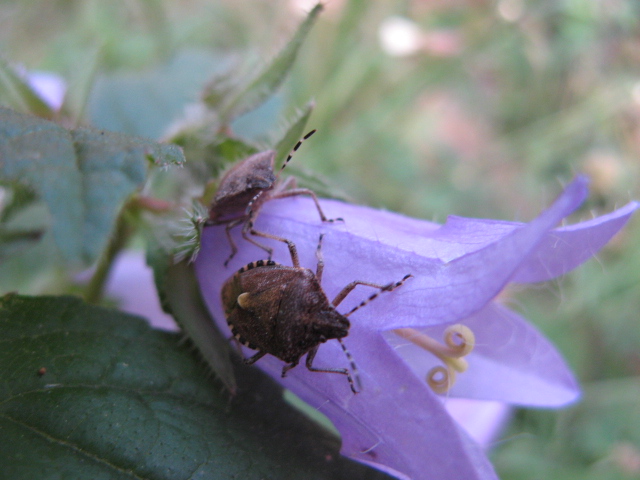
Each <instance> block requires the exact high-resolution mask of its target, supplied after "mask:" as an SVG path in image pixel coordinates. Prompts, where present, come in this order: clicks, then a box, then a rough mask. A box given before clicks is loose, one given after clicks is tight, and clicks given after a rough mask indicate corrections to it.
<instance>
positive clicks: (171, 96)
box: [87, 50, 229, 138]
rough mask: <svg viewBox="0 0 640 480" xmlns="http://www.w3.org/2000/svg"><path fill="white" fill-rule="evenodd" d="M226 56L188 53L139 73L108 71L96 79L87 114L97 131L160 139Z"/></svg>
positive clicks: (218, 68)
mask: <svg viewBox="0 0 640 480" xmlns="http://www.w3.org/2000/svg"><path fill="white" fill-rule="evenodd" d="M228 62H229V60H228V58H227V57H225V56H223V55H220V54H217V55H216V54H212V53H210V52H206V51H194V50H187V51H183V52H180V53H179V54H177V55H176V56H175V57H174V58H172V59H171V60H170V61H168V62H166V63H163V64H161V65H158V66H157V67H156V68H154V69H151V70H149V71H145V72H142V73H131V72H126V73H121V72H118V73H112V74H108V75H102V76H100V77H98V78H97V79H96V82H95V85H94V87H93V89H92V91H91V95H90V97H89V104H88V107H87V113H88V115H89V118H90V120H91V123H92V124H93V125H95V126H98V127H100V128H105V129H109V130H114V131H118V132H122V133H127V134H130V135H140V136H144V137H149V138H160V136H162V135H163V134H165V132H166V130H167V128H168V127H169V126H170V125H171V124H172V123H173V122H175V121H176V119H178V118H179V117H180V116H181V115H185V116H186V117H189V114H188V112H187V113H185V106H186V105H187V104H190V103H193V102H194V101H195V100H196V99H197V98H198V94H199V92H200V91H201V89H202V87H203V85H204V83H205V82H206V80H207V79H208V78H210V77H211V75H212V74H214V73H215V72H218V71H220V70H221V69H222V68H224V67H225V66H226V65H227V64H228Z"/></svg>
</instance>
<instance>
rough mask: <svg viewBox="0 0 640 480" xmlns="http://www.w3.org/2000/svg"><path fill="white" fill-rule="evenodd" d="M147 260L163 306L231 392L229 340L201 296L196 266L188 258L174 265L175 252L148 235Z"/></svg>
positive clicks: (232, 377)
mask: <svg viewBox="0 0 640 480" xmlns="http://www.w3.org/2000/svg"><path fill="white" fill-rule="evenodd" d="M197 241H198V242H199V238H198V239H197ZM165 243H166V242H165ZM147 263H148V264H149V265H150V266H151V268H152V269H153V276H154V280H155V283H156V288H157V289H158V295H159V297H160V302H161V303H162V308H163V309H164V310H165V311H166V312H167V313H169V314H171V315H173V317H174V319H175V320H176V322H177V323H178V325H180V327H181V328H182V330H183V331H184V333H185V334H186V335H187V337H188V338H189V339H190V340H191V341H192V342H193V344H194V346H195V347H196V349H197V351H198V353H199V354H200V355H201V356H202V358H203V360H204V361H205V362H206V363H207V365H208V366H209V368H210V369H211V371H212V372H213V373H214V374H215V375H216V376H217V377H218V378H219V379H220V380H221V381H222V383H223V384H224V385H225V387H227V388H228V389H229V391H231V392H235V390H236V381H235V378H234V375H233V368H232V366H231V359H230V357H229V353H230V348H229V341H228V340H227V339H226V338H225V337H224V336H223V335H222V334H221V333H220V331H219V330H218V329H217V328H215V327H214V322H213V319H212V318H211V316H210V315H209V310H208V309H207V308H206V306H205V304H204V302H203V301H202V298H201V296H200V289H199V287H198V283H197V281H196V278H195V275H194V271H193V265H191V264H189V263H187V262H186V261H184V262H179V263H177V264H174V262H173V252H172V251H167V250H166V249H165V248H162V247H161V246H160V242H158V241H157V240H155V239H153V238H148V248H147Z"/></svg>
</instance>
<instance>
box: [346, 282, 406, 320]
mask: <svg viewBox="0 0 640 480" xmlns="http://www.w3.org/2000/svg"><path fill="white" fill-rule="evenodd" d="M411 277H413V275H411V274H410V273H409V274H407V275H405V276H404V277H402V280H399V281H397V282H392V283H388V284H387V285H383V286H380V285H376V284H371V283H368V282H360V281H355V282H351V283H350V284H349V285H347V286H346V287H345V288H343V289H342V291H341V292H340V293H339V294H338V295H337V296H336V298H335V299H334V300H333V305H334V306H337V305H338V304H339V303H340V302H341V301H342V300H344V297H346V296H347V295H348V294H349V292H351V290H353V289H354V288H355V287H356V285H368V286H370V287H377V288H379V289H380V290H378V291H377V292H376V293H374V294H373V295H371V296H370V297H369V298H367V299H366V300H363V301H362V302H360V303H359V304H358V305H356V306H355V307H353V308H352V309H351V310H350V311H349V312H347V313H345V314H344V316H345V317H348V316H349V315H351V314H352V313H353V312H355V311H356V310H358V309H359V308H361V307H364V306H365V305H366V304H367V303H369V302H371V301H372V300H375V299H376V298H377V297H378V296H379V295H380V294H381V293H382V292H391V291H392V290H395V289H396V288H398V287H399V286H401V285H402V284H403V283H404V282H405V281H406V280H407V279H409V278H411ZM345 291H346V293H344V292H345ZM343 293H344V295H343ZM341 295H342V297H341ZM336 300H338V302H337V303H336Z"/></svg>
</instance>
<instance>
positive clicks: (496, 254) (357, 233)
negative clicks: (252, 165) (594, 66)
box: [196, 178, 586, 330]
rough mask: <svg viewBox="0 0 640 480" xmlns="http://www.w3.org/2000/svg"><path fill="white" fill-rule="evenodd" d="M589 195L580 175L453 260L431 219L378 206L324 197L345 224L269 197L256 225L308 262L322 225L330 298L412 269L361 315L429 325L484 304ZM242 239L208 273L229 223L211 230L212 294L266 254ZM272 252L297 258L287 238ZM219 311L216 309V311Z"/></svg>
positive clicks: (207, 288)
mask: <svg viewBox="0 0 640 480" xmlns="http://www.w3.org/2000/svg"><path fill="white" fill-rule="evenodd" d="M585 195H586V180H585V179H584V178H578V179H577V180H575V181H574V182H572V183H571V184H570V185H569V186H568V187H567V188H566V190H565V192H564V193H563V194H562V195H561V196H560V197H559V199H558V200H557V201H556V202H555V204H554V205H553V206H552V207H551V208H550V209H548V210H547V211H546V212H544V213H543V214H542V215H540V216H539V217H538V218H537V219H535V220H533V221H532V222H530V223H529V224H527V225H525V226H523V227H521V228H518V229H515V230H513V231H512V232H511V233H508V234H506V235H504V236H502V238H500V239H499V240H498V241H495V242H493V243H491V244H489V245H486V246H484V247H483V248H481V249H480V250H477V251H473V252H472V253H469V254H467V255H462V256H459V257H457V258H455V259H454V260H451V261H449V262H443V261H442V260H441V256H442V255H447V249H446V245H447V243H443V242H442V241H441V240H442V239H441V238H440V237H441V236H440V237H438V236H437V235H435V237H437V238H436V239H435V240H434V232H436V231H437V230H436V227H434V225H433V224H431V223H429V222H421V221H418V220H413V219H407V218H406V217H401V216H397V215H393V214H390V213H386V214H383V215H381V214H380V212H379V211H376V210H372V209H368V208H365V207H355V206H351V205H346V204H342V203H339V202H328V201H327V202H324V201H323V203H322V205H323V208H326V210H327V212H326V213H327V215H329V216H332V215H335V216H343V217H344V218H345V222H346V223H345V224H344V225H341V224H331V225H322V224H321V222H319V221H318V214H317V212H316V211H315V209H314V207H313V206H312V205H313V204H312V203H311V202H310V201H309V200H307V199H304V198H287V199H282V200H277V201H273V202H268V203H267V205H266V207H265V208H264V210H263V212H261V215H260V218H259V220H258V222H257V225H256V227H257V228H258V229H259V230H263V231H267V232H270V233H273V234H276V235H281V236H284V237H286V238H288V239H290V240H292V241H294V242H295V243H296V245H297V246H298V251H299V253H300V260H301V264H302V265H303V266H306V267H309V268H314V267H315V263H316V260H315V250H316V246H317V242H318V240H317V239H318V236H319V233H320V232H325V233H326V236H325V240H324V244H323V252H324V257H325V274H324V277H323V287H324V290H325V291H326V292H327V294H328V296H329V297H330V298H332V297H333V296H335V295H336V294H337V293H338V292H339V291H340V290H341V289H342V287H344V286H345V285H346V284H348V283H349V282H351V281H352V280H366V281H370V282H377V283H380V284H386V283H389V282H391V281H397V280H399V279H400V278H402V277H403V276H404V275H406V274H407V273H411V274H413V275H414V278H412V279H410V280H409V281H408V282H407V283H406V284H405V285H404V286H403V287H402V288H401V289H398V290H397V291H395V292H393V294H389V295H383V296H381V297H380V298H379V299H377V300H376V308H375V309H369V310H367V311H368V312H369V313H365V314H361V315H359V316H358V319H359V320H358V321H363V322H364V321H366V322H367V323H368V325H369V326H370V328H374V329H380V330H383V329H391V328H398V327H409V326H428V325H436V324H439V323H445V322H452V321H456V320H459V319H461V318H465V317H467V316H469V315H471V314H472V313H474V312H475V311H477V310H479V309H481V308H482V307H483V306H484V305H485V304H486V303H487V302H489V301H490V300H491V299H492V298H493V297H494V296H496V295H497V294H498V293H499V292H500V291H501V290H502V289H503V288H504V286H505V284H506V283H507V282H508V281H509V280H510V278H511V277H512V276H513V274H514V272H515V271H516V270H517V269H518V268H519V267H520V265H521V264H522V263H523V262H524V261H525V260H526V259H527V257H528V256H529V255H530V254H531V252H532V251H534V250H535V248H536V247H537V245H538V244H539V242H540V241H541V240H542V239H543V238H544V236H545V235H546V234H547V233H548V232H549V230H551V228H553V227H554V226H555V225H556V224H557V223H559V222H560V220H562V218H564V217H565V216H566V215H568V214H569V213H571V212H572V211H573V210H574V209H575V208H576V207H577V206H578V205H579V204H580V203H581V202H582V201H583V199H584V197H585ZM236 230H237V229H236ZM415 232H420V234H421V235H422V236H421V235H418V234H416V233H415ZM235 233H236V234H237V232H235ZM236 238H237V240H236V241H237V242H238V243H239V244H241V245H242V248H243V249H242V250H241V252H240V253H239V254H238V255H237V256H236V258H234V261H233V262H232V264H231V266H230V268H229V269H228V272H229V273H228V274H226V275H225V274H222V273H221V274H218V275H211V274H207V272H216V271H218V272H219V271H220V269H221V268H224V267H222V264H223V262H224V260H225V259H226V257H227V256H228V252H229V247H228V243H227V241H226V239H225V237H224V227H223V226H221V227H210V228H207V229H205V232H204V234H203V242H202V254H201V255H200V257H199V258H198V259H197V260H196V269H197V271H198V272H199V278H200V280H201V286H202V288H203V291H204V292H205V296H206V297H209V296H210V297H217V296H218V295H219V292H220V289H221V287H222V283H223V282H224V281H225V280H226V279H227V278H228V277H229V276H230V275H231V274H232V273H233V272H234V271H235V269H237V268H239V267H240V266H242V265H244V264H246V263H249V262H250V261H253V260H257V259H260V258H264V257H265V254H264V252H263V251H261V250H259V249H257V248H256V247H253V246H250V245H247V242H246V241H244V240H242V239H241V238H239V236H236ZM240 242H242V243H240ZM271 245H273V244H271ZM216 247H217V248H216ZM205 252H206V254H205ZM273 259H274V260H275V261H277V262H280V263H283V264H285V265H291V260H290V258H289V256H288V252H287V250H286V247H285V246H284V244H282V243H281V242H276V244H275V253H274V257H273ZM369 290H370V289H369ZM369 293H370V291H367V289H366V288H358V289H356V291H355V292H354V293H353V294H351V295H349V296H348V297H347V299H346V300H345V301H344V303H343V304H342V305H341V306H340V311H348V310H349V309H350V308H351V307H353V306H354V305H356V304H357V303H358V302H360V301H361V300H362V299H363V298H366V297H367V296H368V295H369ZM221 312H222V310H221V309H218V310H217V311H214V312H213V313H214V315H220V314H221Z"/></svg>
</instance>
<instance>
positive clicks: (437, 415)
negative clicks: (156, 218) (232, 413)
mask: <svg viewBox="0 0 640 480" xmlns="http://www.w3.org/2000/svg"><path fill="white" fill-rule="evenodd" d="M586 185H587V181H586V180H585V179H584V178H578V179H576V180H575V181H573V182H572V183H571V184H570V185H568V186H567V187H566V189H565V190H564V192H563V193H562V194H561V195H560V197H559V198H558V199H557V200H556V201H555V202H554V203H553V205H552V206H551V207H550V208H549V209H548V210H546V211H544V212H543V213H542V214H541V215H540V216H539V217H537V218H536V219H534V220H532V221H531V222H529V223H526V224H525V223H515V222H506V221H497V220H478V219H467V218H461V217H449V218H448V219H447V221H446V223H445V224H444V225H439V224H436V223H432V222H428V221H424V220H416V219H413V218H408V217H405V216H402V215H398V214H394V213H390V212H386V211H379V210H375V209H371V208H367V207H360V206H354V205H348V204H345V203H341V202H338V201H330V200H322V201H321V205H322V208H323V210H324V212H325V214H326V215H327V216H328V217H341V218H343V219H344V223H332V224H323V223H322V222H320V220H319V218H318V212H317V210H316V208H315V206H314V205H313V203H312V202H311V200H310V199H308V198H304V197H290V198H284V199H278V200H272V201H270V202H267V203H266V204H265V205H264V207H263V208H262V210H261V211H260V212H259V217H258V220H257V222H256V229H257V230H259V231H263V232H268V233H271V234H273V235H276V236H279V237H284V238H286V239H289V240H291V241H293V242H294V243H295V245H296V246H297V249H298V253H299V256H300V264H301V266H302V267H306V268H309V269H310V270H311V271H313V272H315V270H316V262H317V259H316V250H317V246H318V238H319V236H320V234H321V233H324V239H323V242H322V254H323V257H324V264H325V265H324V271H323V275H322V288H323V289H324V291H325V292H326V295H327V297H328V298H329V300H331V299H333V298H334V297H335V296H336V295H337V294H338V292H340V291H341V290H342V289H343V287H345V286H346V285H347V284H349V283H350V282H352V281H354V280H360V281H364V282H370V283H376V284H380V285H387V284H389V283H395V282H398V281H400V280H401V279H403V278H404V277H405V276H406V275H407V274H411V275H412V277H411V278H408V279H406V281H404V283H403V284H402V285H400V286H399V287H398V288H395V289H393V290H392V291H383V292H379V290H378V289H375V288H373V287H370V286H366V285H359V286H358V287H356V288H355V289H354V290H353V291H352V292H351V293H349V294H348V295H347V296H346V298H345V299H344V301H342V302H341V303H340V304H339V305H338V306H337V310H338V311H339V312H341V313H343V314H344V313H347V312H350V311H351V310H352V309H353V308H355V307H356V306H358V305H359V304H360V303H362V302H363V301H364V302H366V301H367V299H369V298H370V297H371V296H372V295H373V294H375V293H377V292H379V295H378V296H377V298H375V299H374V300H372V301H370V302H369V303H368V304H366V305H364V306H362V307H361V308H358V309H357V310H355V311H354V312H353V314H350V315H349V321H350V323H351V327H350V330H349V334H348V336H346V337H344V338H343V339H342V340H343V342H344V345H345V347H346V348H347V349H348V351H349V352H350V355H351V356H352V357H353V360H354V362H355V364H356V365H357V372H354V371H353V367H352V365H351V364H350V362H349V360H348V359H347V358H346V356H345V354H344V352H343V350H342V348H341V345H340V343H339V342H338V341H337V340H328V341H327V342H326V343H323V344H321V345H320V347H319V350H318V353H317V355H316V357H315V359H314V362H313V366H314V367H316V368H347V369H350V371H351V372H352V374H353V376H354V378H356V379H359V385H361V387H360V388H359V392H358V393H357V394H354V393H353V392H352V391H351V389H350V388H349V383H348V382H347V379H346V378H345V376H343V375H337V374H333V373H325V372H312V371H309V370H308V369H307V368H305V365H304V358H303V360H302V362H301V365H298V366H297V367H295V368H292V369H291V370H289V372H288V374H287V376H286V378H281V372H282V368H283V365H284V362H283V361H282V360H280V359H278V358H276V357H274V356H271V355H266V356H265V357H263V358H260V359H259V360H257V362H256V363H255V365H256V366H257V367H258V368H261V369H262V370H264V371H265V372H267V373H268V374H269V375H271V376H272V377H273V378H275V379H277V380H278V381H279V382H281V383H282V385H283V386H284V387H286V388H288V389H290V390H291V391H293V392H294V393H295V394H297V395H298V396H299V397H301V398H302V399H303V400H304V401H306V402H307V403H309V404H310V405H311V406H313V407H314V408H316V409H318V410H319V411H320V412H322V413H324V414H325V415H326V416H327V417H328V418H329V419H330V420H331V421H332V422H333V423H334V425H335V426H336V428H337V429H338V431H339V432H340V434H341V436H342V450H341V451H342V453H343V454H344V455H346V456H348V457H350V458H352V459H354V460H356V461H359V462H362V463H366V464H369V465H372V466H374V467H376V468H378V469H380V470H383V471H386V472H388V473H390V474H392V475H395V476H397V477H398V478H411V479H420V478H427V479H430V480H438V479H442V480H444V479H452V478H464V479H467V480H474V479H483V480H484V479H492V478H496V474H495V472H494V470H493V467H492V466H491V464H490V462H489V461H488V460H487V458H486V456H485V454H484V452H483V450H482V448H481V447H480V446H479V445H478V444H476V443H475V442H474V441H473V440H471V439H470V438H469V436H468V435H467V434H466V433H465V431H464V430H463V429H462V428H461V427H460V426H459V425H458V424H457V423H456V422H455V421H454V420H453V418H452V417H451V416H450V415H449V414H448V413H447V411H446V409H445V404H446V402H447V399H449V398H456V397H460V398H470V399H482V400H497V401H501V402H506V403H511V404H516V405H531V406H536V407H559V406H563V405H566V404H568V403H570V402H573V401H574V400H576V399H577V398H578V397H579V388H578V385H577V382H576V380H575V378H574V376H573V375H572V373H571V371H570V370H569V369H568V367H567V365H566V364H565V362H564V361H563V359H562V357H561V355H560V354H559V353H558V351H557V350H556V349H555V348H554V347H553V345H551V344H550V343H549V341H548V340H546V339H545V337H544V336H542V335H541V334H540V333H539V332H538V331H537V330H536V329H535V328H534V327H533V326H531V325H530V324H529V323H527V321H526V320H525V319H524V318H522V317H521V316H520V315H518V314H517V313H516V312H514V311H512V310H510V309H508V308H506V307H505V306H503V305H501V304H500V302H499V301H498V300H496V297H497V296H498V294H499V293H500V292H501V291H502V290H503V289H504V288H505V287H506V286H507V285H508V284H509V283H512V282H513V283H533V282H542V281H546V280H549V279H552V278H555V277H558V276H560V275H563V274H564V273H566V272H568V271H569V270H571V269H573V268H575V267H576V266H578V265H579V264H581V263H582V262H584V261H585V260H587V259H589V258H590V257H592V256H593V255H594V254H595V253H596V252H597V251H598V250H599V249H600V248H601V247H602V246H604V245H605V244H606V243H607V242H608V241H609V240H610V239H611V237H612V236H613V235H614V234H615V233H616V232H618V231H619V230H620V229H621V228H622V227H623V226H624V224H625V223H626V222H627V221H628V220H629V218H630V216H631V215H632V213H633V212H634V211H635V210H636V209H637V208H638V206H639V204H638V203H635V202H632V203H629V204H628V205H626V206H625V207H622V208H620V209H619V210H616V211H614V212H612V213H610V214H607V215H604V216H601V217H598V218H594V219H592V220H589V221H585V222H582V223H578V224H575V225H571V226H562V227H558V224H560V222H561V221H562V220H563V219H564V218H565V217H566V216H568V215H569V214H571V213H572V212H573V211H574V210H575V209H576V208H577V207H578V206H579V205H580V204H581V203H582V202H583V200H584V199H585V197H586V195H587V186H586ZM234 239H235V241H236V243H237V244H238V245H239V247H240V248H239V252H238V254H237V255H236V256H235V257H234V258H233V260H232V261H231V262H230V263H229V265H228V267H226V268H225V267H224V262H225V260H226V259H227V258H228V256H229V254H230V251H231V250H230V246H229V243H228V240H227V238H226V235H225V226H224V225H222V226H215V227H207V228H205V231H204V233H203V238H202V249H201V251H200V254H199V256H198V258H197V259H196V262H195V266H196V272H197V276H198V279H199V282H200V286H201V290H202V293H203V296H204V298H205V301H206V303H207V305H208V307H209V309H210V310H211V313H212V314H213V316H214V318H215V319H216V322H217V323H218V326H219V328H221V329H222V330H223V331H224V332H225V333H228V334H229V336H231V332H230V331H229V329H228V326H227V323H226V320H225V311H224V307H223V304H222V300H221V289H222V286H223V284H224V283H225V282H226V281H227V280H228V279H229V278H230V277H231V276H232V275H234V273H235V272H237V271H238V269H239V268H241V267H242V266H243V265H245V264H248V263H250V262H254V261H257V260H260V259H265V258H266V253H265V252H264V251H263V250H260V249H259V248H257V247H255V246H254V245H251V244H250V243H249V242H247V241H245V240H243V239H242V238H241V236H240V227H238V228H236V229H235V231H234ZM260 240H263V239H260ZM265 243H267V242H265ZM269 246H271V247H273V248H274V255H273V260H274V261H276V262H278V263H281V264H283V265H287V266H291V264H292V263H291V262H292V260H291V257H290V255H289V252H288V250H287V247H286V245H285V244H284V243H280V242H275V241H274V242H272V243H269ZM303 315H304V312H300V318H293V319H291V320H292V321H302V319H303ZM255 353H256V352H255V351H254V350H250V349H248V348H246V347H243V354H244V356H245V357H247V358H248V357H250V356H252V355H254V354H255ZM356 383H358V382H356Z"/></svg>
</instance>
